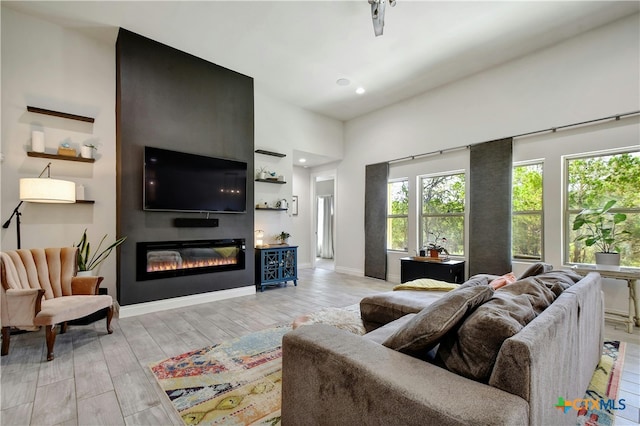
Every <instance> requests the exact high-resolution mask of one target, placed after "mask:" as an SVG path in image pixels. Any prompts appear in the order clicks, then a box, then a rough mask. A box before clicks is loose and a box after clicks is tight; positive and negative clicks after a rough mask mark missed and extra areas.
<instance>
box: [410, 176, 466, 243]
mask: <svg viewBox="0 0 640 426" xmlns="http://www.w3.org/2000/svg"><path fill="white" fill-rule="evenodd" d="M421 184H422V185H421V187H422V212H421V214H422V220H421V221H420V222H421V223H420V230H421V232H420V246H421V247H424V246H426V245H427V244H429V243H430V242H435V241H436V239H437V240H438V241H437V242H438V243H440V242H441V239H442V238H445V239H446V243H445V244H444V245H443V246H444V248H445V249H446V250H447V251H448V252H449V254H455V255H464V199H465V175H464V173H457V174H450V175H441V176H430V177H423V178H422V179H421ZM441 245H442V244H441Z"/></svg>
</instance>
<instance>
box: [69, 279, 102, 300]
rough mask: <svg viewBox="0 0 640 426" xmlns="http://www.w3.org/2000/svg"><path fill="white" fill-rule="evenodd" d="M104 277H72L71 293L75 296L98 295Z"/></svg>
mask: <svg viewBox="0 0 640 426" xmlns="http://www.w3.org/2000/svg"><path fill="white" fill-rule="evenodd" d="M103 279H104V278H103V277H73V278H71V294H73V295H74V296H83V295H84V296H93V295H96V294H98V288H99V287H100V283H101V282H102V280H103Z"/></svg>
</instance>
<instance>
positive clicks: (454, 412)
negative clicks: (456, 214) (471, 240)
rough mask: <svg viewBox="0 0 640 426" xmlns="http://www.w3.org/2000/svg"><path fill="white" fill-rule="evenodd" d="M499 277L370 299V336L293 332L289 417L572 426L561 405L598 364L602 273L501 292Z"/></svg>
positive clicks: (287, 358)
mask: <svg viewBox="0 0 640 426" xmlns="http://www.w3.org/2000/svg"><path fill="white" fill-rule="evenodd" d="M491 280H492V277H491V276H484V277H474V278H473V279H471V280H469V281H468V282H467V283H465V284H463V285H462V286H460V287H459V288H457V289H456V290H453V291H451V292H448V293H440V294H436V292H418V291H406V290H405V291H402V292H389V293H383V294H381V295H378V296H374V297H373V298H365V299H363V301H362V302H361V313H362V317H363V320H364V321H365V325H367V330H368V331H369V332H368V333H367V334H365V335H364V336H360V335H355V334H352V333H349V332H346V331H343V330H339V329H337V328H335V327H332V326H329V325H324V324H314V325H309V326H305V327H300V328H298V329H296V330H294V331H292V332H289V333H287V334H286V335H285V336H284V339H283V388H282V423H283V424H284V425H285V426H286V425H345V424H366V425H425V424H434V425H436V424H437V425H462V424H465V425H561V424H571V425H575V424H576V413H575V412H574V411H569V412H567V413H564V412H563V411H562V410H559V409H556V408H555V404H556V403H557V401H558V397H563V398H565V399H569V400H571V399H574V398H582V397H583V396H584V392H585V390H586V388H587V386H588V384H589V381H590V379H591V377H592V375H593V372H594V370H595V367H596V365H597V364H598V361H599V360H600V352H601V348H602V340H603V334H602V333H603V327H604V303H603V296H602V290H601V278H600V276H599V275H598V274H596V273H591V274H589V275H588V276H586V277H584V278H582V277H578V276H576V275H575V274H572V273H571V272H559V271H551V272H548V271H544V273H542V274H539V275H536V276H529V277H522V278H521V279H519V280H518V281H516V282H515V283H513V284H509V285H507V286H506V287H504V288H502V289H500V290H496V291H493V289H487V287H488V283H490V281H491ZM567 283H568V284H567ZM512 286H513V287H512ZM536 286H539V287H540V288H538V287H536ZM474 287H476V288H474ZM507 289H509V292H510V294H508V292H507ZM551 293H553V294H551ZM547 305H548V306H547ZM452 306H457V307H456V308H455V309H452ZM523 306H526V307H525V308H523ZM532 312H533V314H532ZM454 317H455V320H453V319H452V318H454ZM387 321H388V322H387ZM385 322H386V323H385ZM437 322H439V323H442V324H445V326H441V325H440V324H436V323H437ZM383 323H384V324H383ZM478 324H480V325H478ZM511 334H512V335H511ZM470 336H471V337H470ZM474 336H475V337H474ZM509 336H510V337H509ZM503 338H504V340H502V339H503ZM434 340H435V346H434ZM465 345H466V346H465ZM476 361H477V363H476ZM487 361H488V362H489V364H487Z"/></svg>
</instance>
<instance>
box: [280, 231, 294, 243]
mask: <svg viewBox="0 0 640 426" xmlns="http://www.w3.org/2000/svg"><path fill="white" fill-rule="evenodd" d="M289 237H291V234H290V233H288V232H285V231H282V232H281V233H279V234H278V235H277V236H276V240H278V241H280V244H287V240H288V239H289Z"/></svg>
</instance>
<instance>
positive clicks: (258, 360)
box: [149, 326, 291, 425]
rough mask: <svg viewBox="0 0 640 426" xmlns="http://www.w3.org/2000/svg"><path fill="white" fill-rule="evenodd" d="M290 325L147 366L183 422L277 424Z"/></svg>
mask: <svg viewBox="0 0 640 426" xmlns="http://www.w3.org/2000/svg"><path fill="white" fill-rule="evenodd" d="M289 330H291V327H289V326H284V327H276V328H270V329H266V330H262V331H259V332H256V333H251V334H248V335H246V336H242V337H239V338H236V339H233V340H229V341H227V342H224V343H221V344H219V345H213V346H207V347H205V348H202V349H199V350H196V351H192V352H187V353H185V354H182V355H178V356H176V357H173V358H169V359H166V360H164V361H160V362H158V363H155V364H151V365H150V366H149V367H150V368H151V371H152V372H153V374H154V376H155V377H156V379H157V380H158V383H159V384H160V387H161V388H162V389H163V390H164V391H165V392H166V394H167V396H168V397H169V399H170V400H171V403H172V404H173V406H174V407H175V409H176V410H177V411H178V414H180V416H181V417H182V421H183V422H184V423H185V424H186V425H277V424H280V398H281V392H282V336H283V335H284V334H285V333H286V332H288V331H289Z"/></svg>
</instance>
